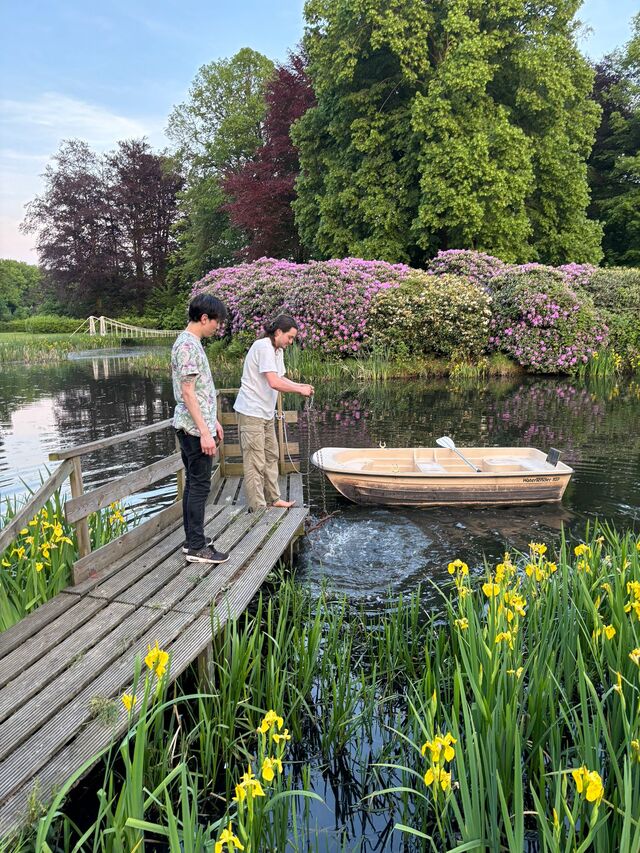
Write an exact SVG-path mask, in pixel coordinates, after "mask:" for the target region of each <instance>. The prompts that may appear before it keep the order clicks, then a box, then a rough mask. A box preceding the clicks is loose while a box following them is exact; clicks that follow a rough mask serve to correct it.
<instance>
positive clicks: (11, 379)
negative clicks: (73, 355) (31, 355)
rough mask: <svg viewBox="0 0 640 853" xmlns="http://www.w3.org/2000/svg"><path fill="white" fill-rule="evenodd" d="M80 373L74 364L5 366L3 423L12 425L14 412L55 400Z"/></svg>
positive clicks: (0, 377) (0, 390) (0, 402)
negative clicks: (47, 400) (43, 400)
mask: <svg viewBox="0 0 640 853" xmlns="http://www.w3.org/2000/svg"><path fill="white" fill-rule="evenodd" d="M77 372H78V368H77V366H75V365H73V364H71V363H70V362H61V363H60V364H56V365H50V366H46V365H38V366H37V367H34V366H32V365H25V364H3V365H2V369H1V370H0V423H9V422H10V420H11V415H12V414H13V412H15V411H17V410H18V409H21V408H23V406H28V405H29V404H30V403H35V402H36V401H37V400H41V399H42V398H43V397H52V396H54V395H55V394H56V393H57V392H58V390H59V389H60V387H61V386H62V385H64V384H65V383H68V382H73V381H74V376H75V374H77Z"/></svg>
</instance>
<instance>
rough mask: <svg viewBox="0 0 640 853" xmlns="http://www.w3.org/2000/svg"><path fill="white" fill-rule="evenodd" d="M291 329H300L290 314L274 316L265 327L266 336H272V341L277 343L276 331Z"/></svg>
mask: <svg viewBox="0 0 640 853" xmlns="http://www.w3.org/2000/svg"><path fill="white" fill-rule="evenodd" d="M291 329H295V330H296V332H297V331H298V324H297V322H296V321H295V320H294V319H293V317H292V316H291V315H290V314H278V316H277V317H274V318H273V320H271V321H270V322H269V323H267V324H266V325H265V327H264V335H263V337H264V338H271V341H272V343H274V344H275V342H276V341H275V336H276V332H277V331H280V332H288V331H290V330H291Z"/></svg>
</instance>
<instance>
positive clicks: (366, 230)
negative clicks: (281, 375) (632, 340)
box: [293, 0, 601, 263]
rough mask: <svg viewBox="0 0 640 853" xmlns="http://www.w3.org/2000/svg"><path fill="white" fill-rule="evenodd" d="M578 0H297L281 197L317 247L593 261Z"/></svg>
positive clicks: (591, 113)
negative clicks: (305, 93)
mask: <svg viewBox="0 0 640 853" xmlns="http://www.w3.org/2000/svg"><path fill="white" fill-rule="evenodd" d="M578 6H579V0H560V2H555V3H552V4H549V3H545V2H542V0H537V1H536V0H434V2H431V3H428V4H426V3H424V2H423V0H390V2H385V3H383V2H381V0H308V2H307V3H306V6H305V13H306V18H307V23H308V28H307V35H306V38H305V48H306V50H307V52H308V55H309V60H310V65H309V73H310V77H311V79H312V82H313V85H314V89H315V91H316V96H317V106H316V107H315V108H313V109H311V110H309V111H308V112H307V113H306V114H305V115H304V116H303V117H302V118H301V119H300V120H299V121H298V122H297V124H296V125H295V126H294V129H293V134H294V141H295V142H296V144H297V145H298V147H299V149H300V162H301V175H300V178H299V179H298V184H297V189H298V198H297V200H296V202H295V203H294V209H295V213H296V222H297V224H298V228H299V230H300V234H301V237H302V239H303V241H304V242H305V243H306V244H307V245H308V246H309V247H310V249H311V251H312V252H313V253H314V254H316V255H319V256H322V257H328V256H332V255H343V254H358V255H362V256H364V257H381V258H384V259H385V260H388V261H410V262H412V263H422V262H423V261H424V260H425V258H426V257H428V256H430V255H432V254H434V252H435V251H436V250H438V249H447V248H473V249H477V250H481V251H486V252H490V253H492V254H496V255H499V256H500V257H502V258H504V259H505V260H519V261H523V260H540V261H544V262H548V263H560V262H564V261H566V260H580V261H597V260H598V259H599V257H600V255H601V253H600V248H599V240H600V228H599V226H598V224H597V223H594V222H590V221H589V220H588V219H587V216H586V208H587V204H588V201H589V196H588V186H587V181H586V158H587V156H588V154H589V150H590V145H591V141H592V138H593V134H594V132H595V127H596V124H597V120H598V107H597V105H595V104H594V103H593V102H592V101H590V100H589V94H590V89H591V82H592V72H591V70H590V67H589V65H588V63H587V62H586V60H584V58H583V57H582V56H581V55H580V53H579V52H578V50H577V48H576V45H575V39H574V23H573V16H574V14H575V12H576V9H577V7H578Z"/></svg>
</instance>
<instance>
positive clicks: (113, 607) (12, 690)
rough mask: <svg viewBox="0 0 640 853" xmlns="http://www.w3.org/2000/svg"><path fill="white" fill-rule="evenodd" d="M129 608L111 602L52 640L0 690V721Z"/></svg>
mask: <svg viewBox="0 0 640 853" xmlns="http://www.w3.org/2000/svg"><path fill="white" fill-rule="evenodd" d="M132 611H133V607H131V606H128V605H125V604H119V603H113V604H109V605H107V607H104V608H101V609H100V610H99V611H98V612H97V613H96V614H95V615H94V616H93V617H92V618H91V619H89V621H88V622H85V623H84V625H82V626H81V627H80V628H79V629H78V630H77V631H74V632H73V634H71V635H70V636H68V637H67V638H66V640H63V641H62V642H60V643H56V644H55V645H54V646H53V647H52V648H51V649H49V651H47V652H45V653H44V654H43V655H42V656H41V657H38V658H37V659H36V660H35V661H34V662H33V663H32V664H31V666H29V667H28V668H27V669H24V670H23V671H22V672H21V673H20V674H19V675H17V674H16V675H17V677H16V678H14V679H13V680H12V681H9V682H8V683H7V684H6V685H5V686H4V687H3V688H2V689H0V721H2V720H5V719H6V718H7V717H9V716H10V715H11V714H12V713H14V712H15V710H16V707H18V708H19V707H22V705H24V704H25V702H26V701H27V700H28V699H30V698H31V697H32V696H34V695H35V694H36V693H38V691H39V690H42V689H43V687H45V686H46V685H47V684H48V683H49V682H51V681H53V680H54V679H55V678H56V676H58V675H59V674H60V673H61V672H63V671H64V670H65V669H67V668H68V667H69V666H71V665H72V664H73V663H74V662H75V661H76V660H78V659H79V657H80V656H81V655H84V654H85V653H86V652H87V651H88V650H89V649H92V648H93V647H94V646H95V645H96V643H98V642H100V640H102V638H103V637H104V636H105V635H106V634H108V633H109V632H110V631H111V630H112V629H113V628H115V626H116V625H118V624H119V623H120V622H122V621H123V620H124V619H125V618H126V617H127V616H129V615H130V614H131V612H132Z"/></svg>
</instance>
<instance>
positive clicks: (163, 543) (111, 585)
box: [89, 504, 224, 600]
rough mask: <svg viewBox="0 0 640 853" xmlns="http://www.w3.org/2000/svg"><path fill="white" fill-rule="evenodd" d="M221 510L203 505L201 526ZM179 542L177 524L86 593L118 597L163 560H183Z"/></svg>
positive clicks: (151, 573) (178, 562)
mask: <svg viewBox="0 0 640 853" xmlns="http://www.w3.org/2000/svg"><path fill="white" fill-rule="evenodd" d="M223 509H224V507H221V506H220V505H219V504H207V506H206V507H205V525H208V524H210V523H211V522H212V521H213V520H214V519H215V518H217V516H218V515H219V514H220V513H221V512H222V510H223ZM183 542H184V530H183V528H182V525H180V526H178V527H176V528H174V530H173V531H172V532H171V533H169V535H168V536H165V537H163V538H162V539H160V540H159V541H158V542H157V543H156V544H154V545H151V546H150V547H149V548H146V549H143V550H142V552H141V554H140V556H138V557H136V558H135V559H133V560H131V562H127V563H124V564H123V566H122V567H121V568H120V569H119V570H118V571H117V572H114V573H113V574H111V575H109V576H108V577H107V578H106V579H105V580H104V581H102V582H101V583H99V584H97V585H96V586H95V587H94V588H93V589H92V590H91V591H90V593H89V594H90V595H91V596H96V597H98V598H106V599H108V600H114V599H116V598H117V599H118V600H121V599H120V596H121V595H122V594H123V593H124V592H125V591H126V590H127V589H129V588H130V587H131V586H133V584H135V583H137V582H138V581H139V580H141V579H142V578H145V577H148V576H151V577H154V576H155V574H156V572H157V571H159V570H160V568H161V564H163V563H164V562H165V561H171V566H180V565H182V563H183V562H184V555H183V553H182V550H181V548H182V543H183Z"/></svg>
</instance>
